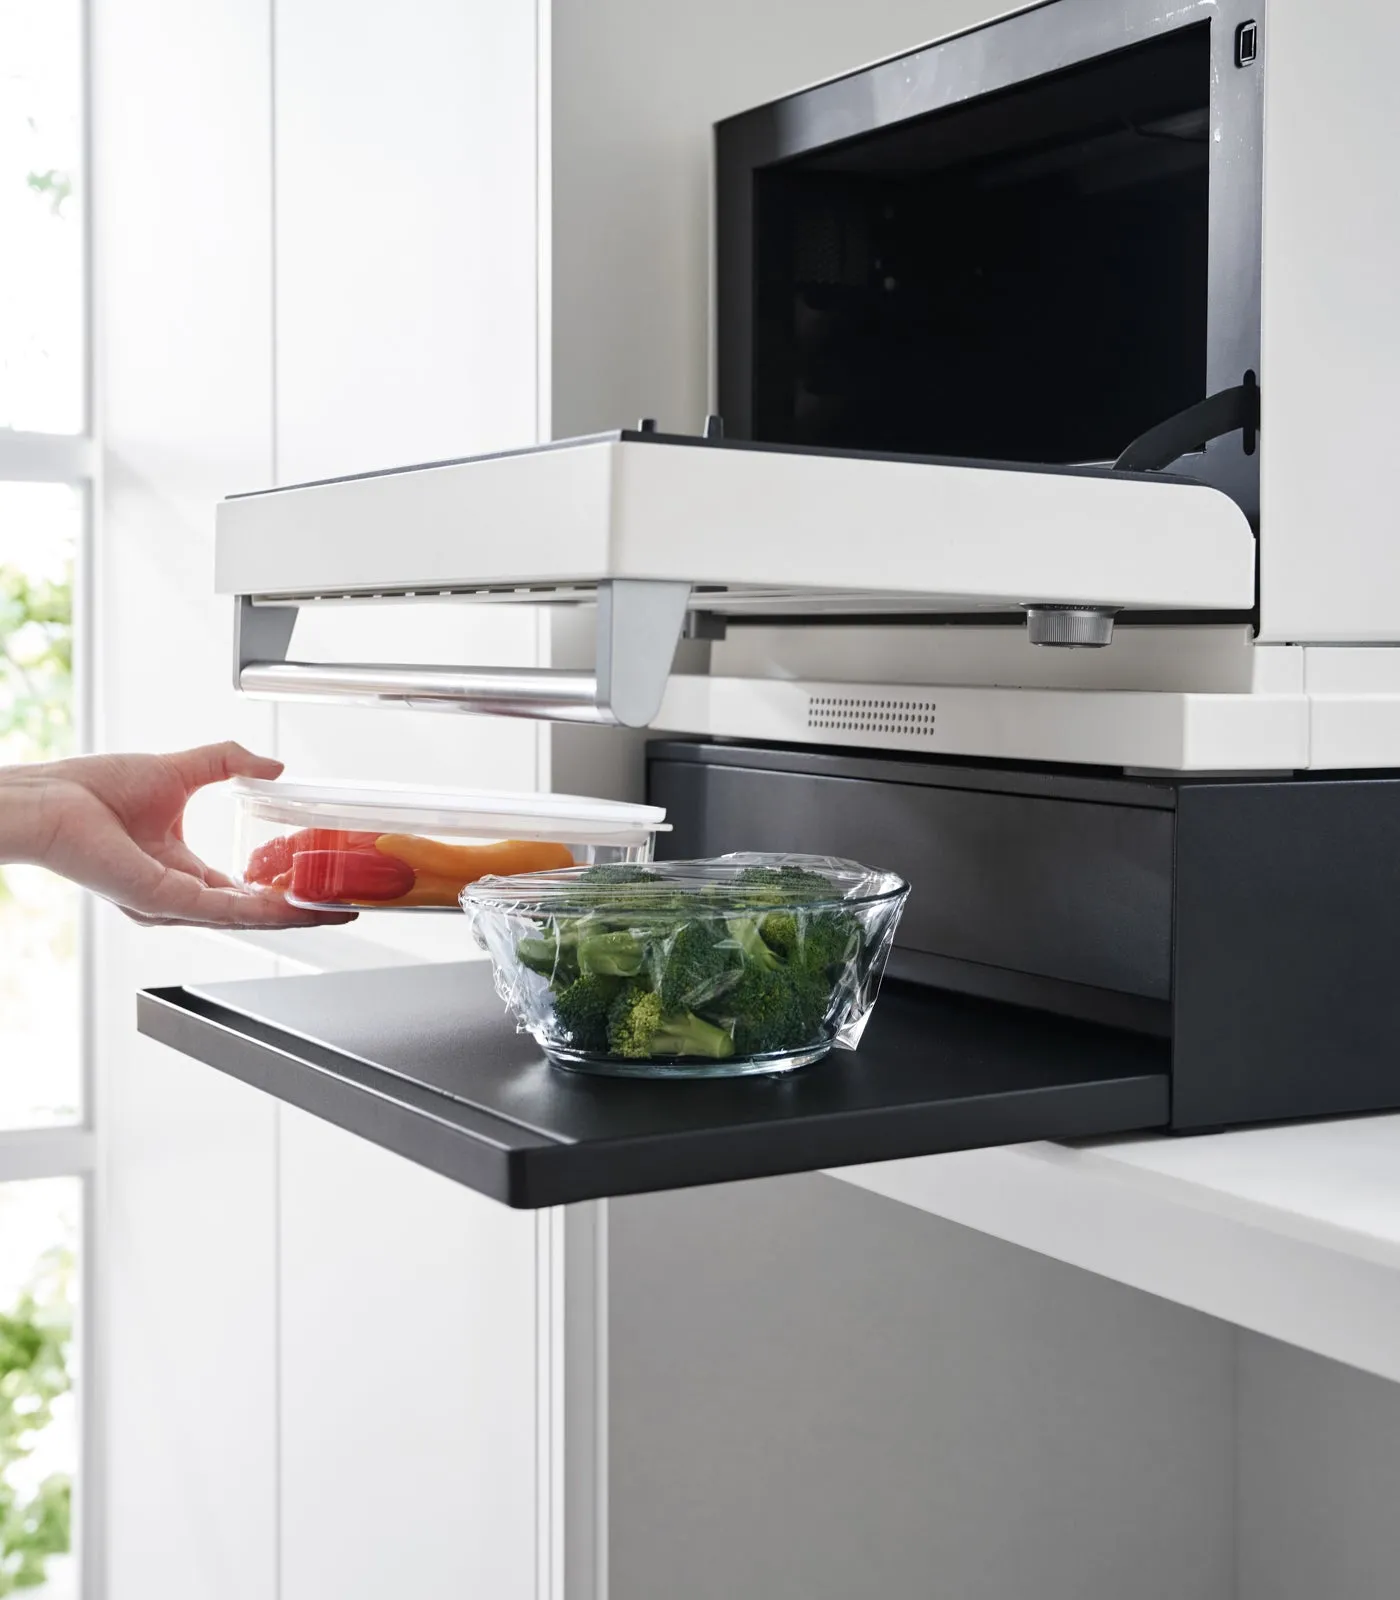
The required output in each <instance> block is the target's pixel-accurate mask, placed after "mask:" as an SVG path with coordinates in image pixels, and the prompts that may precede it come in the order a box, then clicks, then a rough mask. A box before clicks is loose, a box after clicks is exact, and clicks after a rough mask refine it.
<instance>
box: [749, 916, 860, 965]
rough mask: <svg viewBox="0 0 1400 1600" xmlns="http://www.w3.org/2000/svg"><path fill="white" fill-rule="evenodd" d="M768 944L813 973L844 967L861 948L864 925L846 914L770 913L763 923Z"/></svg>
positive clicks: (763, 932) (764, 938)
mask: <svg viewBox="0 0 1400 1600" xmlns="http://www.w3.org/2000/svg"><path fill="white" fill-rule="evenodd" d="M759 930H760V932H761V933H762V935H763V940H764V943H765V944H767V945H768V946H769V947H770V948H771V949H773V950H776V951H777V953H778V954H779V955H780V956H781V957H782V958H783V960H784V961H788V962H797V963H799V964H800V965H802V966H804V967H806V968H807V969H808V971H810V972H822V973H825V972H830V971H831V970H832V968H833V967H839V966H844V965H845V964H846V963H847V962H848V961H849V960H850V959H851V957H852V956H854V955H855V953H856V951H857V950H859V948H860V923H859V922H857V921H856V919H855V918H854V917H853V916H851V915H850V914H849V913H847V912H844V911H837V912H829V911H824V912H817V913H813V914H807V913H804V912H801V911H770V912H769V913H768V915H767V916H766V917H764V918H763V920H762V921H761V922H760V923H759Z"/></svg>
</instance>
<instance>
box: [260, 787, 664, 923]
mask: <svg viewBox="0 0 1400 1600" xmlns="http://www.w3.org/2000/svg"><path fill="white" fill-rule="evenodd" d="M230 787H231V789H232V790H233V797H234V803H235V806H236V820H235V824H234V840H233V853H234V861H233V874H234V876H235V877H238V878H239V879H241V881H242V882H243V883H245V884H247V885H248V886H249V887H257V888H262V889H264V890H267V891H268V892H270V893H276V894H281V895H283V896H285V898H286V899H287V900H289V901H290V902H291V903H292V904H293V905H298V906H305V907H308V908H310V909H313V910H323V909H324V910H339V909H343V908H346V907H353V908H354V909H355V910H357V911H456V910H457V909H458V903H459V899H460V896H461V893H462V890H463V889H464V888H465V887H466V886H467V884H469V883H473V882H475V881H476V879H478V878H481V877H484V876H487V875H488V874H490V875H493V876H497V877H501V876H504V875H509V874H514V873H519V872H539V871H542V870H544V869H547V868H551V867H568V866H573V865H579V866H587V865H620V864H626V863H636V862H641V861H649V860H650V859H651V854H652V846H653V843H654V841H655V838H656V834H657V831H658V830H660V829H662V828H664V826H665V816H666V813H665V812H664V811H663V810H661V809H660V808H659V807H656V806H632V805H622V804H619V803H617V802H615V801H610V800H590V799H586V798H583V797H581V796H577V795H567V794H501V793H495V792H492V791H490V790H461V789H410V788H401V787H397V786H395V785H392V784H378V785H373V786H371V785H365V784H348V783H292V782H288V781H287V780H286V779H283V778H276V779H271V780H265V779H259V778H238V779H235V780H234V782H233V783H232V784H231V785H230Z"/></svg>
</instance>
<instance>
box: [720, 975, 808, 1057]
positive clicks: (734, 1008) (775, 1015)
mask: <svg viewBox="0 0 1400 1600" xmlns="http://www.w3.org/2000/svg"><path fill="white" fill-rule="evenodd" d="M830 997H831V988H830V985H829V984H827V983H825V982H823V981H822V980H821V979H820V978H818V977H816V976H814V975H813V974H812V973H810V972H806V971H804V970H802V969H801V968H786V967H784V968H779V969H778V970H776V971H765V970H764V969H762V968H759V967H750V968H749V970H748V971H747V972H745V974H744V976H743V977H742V978H741V979H740V981H739V983H738V984H737V985H736V986H735V987H734V989H732V990H731V991H730V993H729V994H727V995H726V996H725V997H724V1000H723V1002H722V1005H723V1009H724V1010H726V1011H727V1012H730V1013H731V1014H732V1020H733V1027H734V1046H735V1048H736V1049H737V1050H738V1051H739V1052H740V1053H741V1054H743V1055H767V1054H769V1053H771V1052H773V1051H777V1050H799V1049H801V1048H802V1046H803V1045H807V1044H812V1043H814V1042H815V1041H816V1039H817V1036H818V1034H819V1033H820V1031H821V1024H822V1019H823V1017H824V1016H825V1015H826V1008H827V1002H828V1001H829V999H830Z"/></svg>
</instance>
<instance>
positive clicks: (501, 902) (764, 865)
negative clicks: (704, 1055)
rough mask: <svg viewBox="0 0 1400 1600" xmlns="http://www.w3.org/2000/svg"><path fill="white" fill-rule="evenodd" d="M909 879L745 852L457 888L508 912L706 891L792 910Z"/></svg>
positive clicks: (726, 905) (722, 901)
mask: <svg viewBox="0 0 1400 1600" xmlns="http://www.w3.org/2000/svg"><path fill="white" fill-rule="evenodd" d="M907 890H908V885H907V884H906V883H905V882H904V880H903V878H901V877H899V876H898V875H897V874H896V873H893V872H882V871H879V870H877V869H875V868H871V867H863V866H861V865H860V863H859V862H856V861H841V860H838V859H837V858H836V857H834V856H803V855H778V854H760V853H757V852H743V853H736V854H733V855H726V856H713V857H711V858H710V859H708V860H704V861H654V862H649V863H647V864H646V865H641V864H636V865H618V866H601V867H564V868H560V869H559V870H557V871H553V872H531V873H526V874H523V875H522V876H520V877H516V878H499V877H492V878H480V879H478V880H477V882H476V883H473V884H469V885H468V886H467V887H466V888H465V889H464V890H463V891H462V906H463V909H464V910H466V911H467V912H474V911H513V912H523V913H524V914H526V915H529V914H530V913H531V912H542V913H545V914H550V913H559V914H569V913H572V912H580V911H590V910H599V909H606V908H607V907H608V906H610V905H616V904H621V903H625V905H626V906H627V907H628V908H629V909H634V910H642V909H644V908H645V907H646V906H647V904H648V903H649V902H672V903H673V902H674V901H675V898H676V896H677V895H678V894H679V895H695V896H696V897H703V900H704V902H705V904H706V907H707V908H708V909H713V910H715V911H716V912H722V911H723V910H725V909H728V910H731V911H732V910H734V909H735V908H736V907H748V906H762V907H763V908H764V909H765V910H776V909H780V908H784V909H793V910H796V909H798V908H800V907H803V906H806V907H808V908H812V907H818V906H821V905H829V904H837V903H839V904H844V905H847V906H852V905H863V904H869V903H871V902H874V901H879V900H883V899H893V898H896V897H898V896H900V895H903V894H905V893H906V892H907Z"/></svg>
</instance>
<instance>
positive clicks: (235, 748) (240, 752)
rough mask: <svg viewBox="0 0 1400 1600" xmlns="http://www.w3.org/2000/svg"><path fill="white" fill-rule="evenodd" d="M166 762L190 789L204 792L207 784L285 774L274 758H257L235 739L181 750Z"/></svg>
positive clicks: (280, 764) (274, 776)
mask: <svg viewBox="0 0 1400 1600" xmlns="http://www.w3.org/2000/svg"><path fill="white" fill-rule="evenodd" d="M167 759H168V760H169V761H170V763H171V765H172V766H173V767H174V768H175V770H176V771H177V772H178V773H179V774H180V777H181V778H182V779H183V780H184V783H185V786H186V788H188V789H191V790H194V789H202V788H203V787H204V785H205V784H207V783H222V782H223V781H224V779H225V778H276V777H278V776H279V775H280V774H281V772H282V762H280V761H274V760H273V759H272V757H271V756H255V755H254V754H253V752H252V751H251V750H245V749H244V748H243V746H242V745H241V744H237V743H235V742H234V741H233V740H232V739H228V740H225V742H224V743H223V744H204V745H200V746H198V747H197V748H196V749H194V750H181V751H178V752H176V753H175V754H174V755H172V756H169V757H168V758H167Z"/></svg>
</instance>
